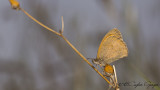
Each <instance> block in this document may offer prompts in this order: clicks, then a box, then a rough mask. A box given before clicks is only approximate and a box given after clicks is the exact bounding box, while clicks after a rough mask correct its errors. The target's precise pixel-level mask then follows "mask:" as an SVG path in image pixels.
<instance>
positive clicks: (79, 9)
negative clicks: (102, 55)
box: [0, 0, 160, 90]
mask: <svg viewBox="0 0 160 90" xmlns="http://www.w3.org/2000/svg"><path fill="white" fill-rule="evenodd" d="M19 2H20V5H21V7H22V8H23V9H25V10H26V11H27V12H29V13H30V14H31V15H32V16H33V17H35V18H36V19H38V20H39V21H41V22H42V23H44V24H45V25H47V26H49V27H51V28H53V29H54V30H56V31H59V29H61V16H63V18H64V36H66V37H67V38H68V40H69V41H70V42H71V43H72V44H73V45H74V46H75V47H76V48H77V49H78V50H79V51H80V52H81V53H82V54H83V55H84V56H85V57H86V58H96V54H97V50H98V47H99V44H100V42H101V40H102V38H103V37H104V35H105V34H106V33H107V32H108V31H109V30H111V29H113V28H118V29H119V30H120V31H121V33H122V35H123V39H124V41H125V42H126V44H127V46H128V49H129V56H128V57H127V58H123V59H120V60H118V61H116V62H114V63H112V65H113V64H114V65H115V66H116V70H117V76H118V82H119V83H121V85H120V89H121V90H128V89H129V90H152V89H153V88H152V87H148V88H147V84H146V85H144V83H146V80H150V81H151V82H154V83H155V84H159V86H160V77H159V76H160V70H159V68H160V47H159V46H160V35H159V34H160V29H159V26H160V0H19ZM0 27H1V30H0V90H107V89H108V83H107V82H106V81H104V79H102V77H100V76H99V75H98V74H97V73H96V72H95V71H94V70H93V69H92V68H91V67H90V66H89V65H88V64H87V63H86V62H84V61H83V60H82V58H81V57H80V56H79V55H78V54H77V53H75V51H73V49H72V48H71V47H70V46H69V45H68V44H67V43H66V42H65V41H64V40H63V39H62V38H60V37H58V36H57V35H55V34H53V33H51V32H49V31H47V30H46V29H44V28H43V27H41V26H39V25H38V24H37V23H35V22H34V21H32V20H31V19H30V18H28V17H27V16H26V15H25V14H24V13H23V12H21V11H16V10H12V9H11V6H10V3H9V1H8V0H1V5H0ZM144 75H145V76H144ZM125 83H129V84H130V85H131V86H129V85H126V86H124V84H125ZM138 83H140V84H143V85H142V86H138V87H136V88H135V85H136V84H138ZM153 90H154V89H153Z"/></svg>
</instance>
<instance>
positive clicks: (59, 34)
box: [20, 8, 111, 85]
mask: <svg viewBox="0 0 160 90" xmlns="http://www.w3.org/2000/svg"><path fill="white" fill-rule="evenodd" d="M20 10H21V11H22V12H24V13H25V14H26V15H27V16H28V17H29V18H31V19H32V20H33V21H35V22H36V23H38V24H39V25H41V26H42V27H44V28H46V29H47V30H49V31H51V32H53V33H55V34H57V35H58V36H60V37H62V38H63V39H64V40H65V41H66V42H67V43H68V44H69V46H70V47H72V49H73V50H74V51H76V53H77V54H78V55H80V56H81V57H82V58H83V60H84V61H85V62H87V63H88V64H89V65H90V66H91V67H92V68H93V69H94V70H95V71H96V72H97V73H98V74H99V75H100V76H101V77H102V78H103V79H104V80H105V81H106V82H108V83H109V84H110V85H111V83H110V82H109V81H108V79H107V78H106V77H104V76H103V75H102V74H101V73H100V72H99V71H98V70H97V69H96V68H95V67H94V66H93V65H92V64H91V63H90V62H89V61H88V60H87V59H86V58H85V57H84V56H83V55H82V54H81V53H80V52H79V51H78V50H77V49H76V48H75V47H74V46H73V45H72V44H71V43H70V42H69V41H68V40H67V38H66V37H64V36H63V28H64V22H63V17H62V31H61V33H58V32H56V31H55V30H53V29H51V28H49V27H47V26H46V25H44V24H42V23H41V22H39V21H38V20H37V19H35V18H34V17H32V16H31V15H30V14H29V13H27V12H26V11H25V10H24V9H22V8H20Z"/></svg>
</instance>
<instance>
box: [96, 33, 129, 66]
mask: <svg viewBox="0 0 160 90" xmlns="http://www.w3.org/2000/svg"><path fill="white" fill-rule="evenodd" d="M126 56H128V49H127V47H126V44H125V42H124V41H123V40H122V39H120V38H117V37H116V36H115V35H110V36H108V37H106V38H105V39H103V42H101V44H100V47H99V49H98V53H97V58H100V59H102V60H104V62H105V63H108V64H110V63H112V62H114V61H116V60H118V59H120V58H123V57H126Z"/></svg>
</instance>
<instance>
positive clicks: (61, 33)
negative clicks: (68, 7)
mask: <svg viewBox="0 0 160 90" xmlns="http://www.w3.org/2000/svg"><path fill="white" fill-rule="evenodd" d="M61 19H62V30H61V34H63V31H64V21H63V16H62V17H61Z"/></svg>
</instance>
